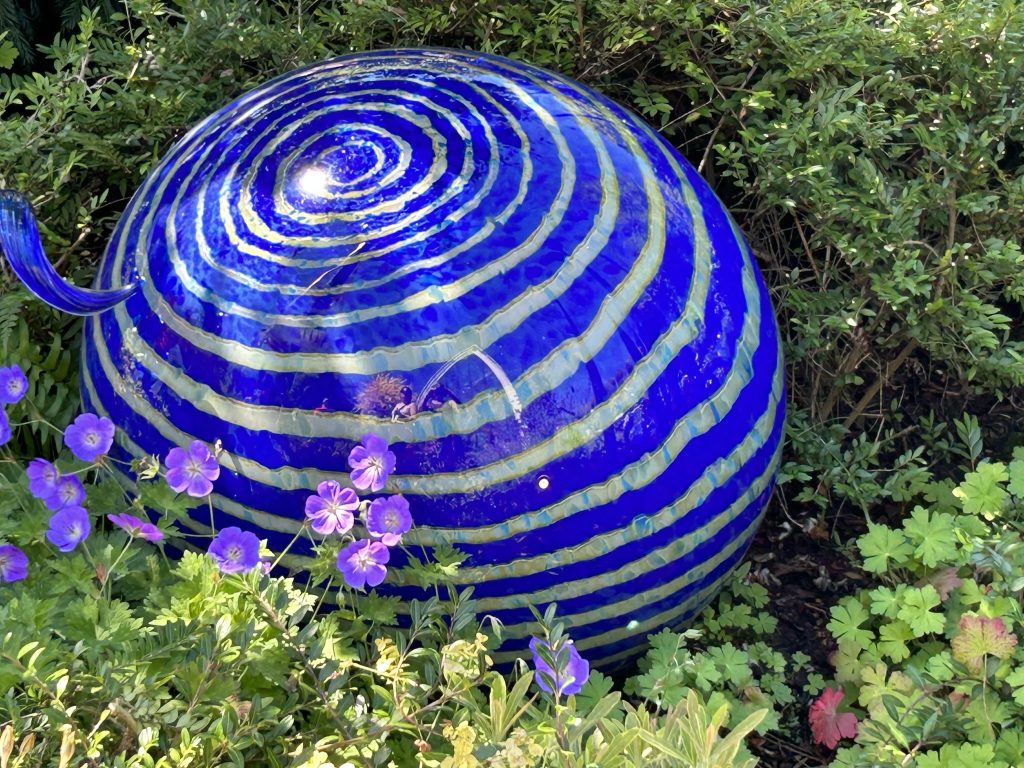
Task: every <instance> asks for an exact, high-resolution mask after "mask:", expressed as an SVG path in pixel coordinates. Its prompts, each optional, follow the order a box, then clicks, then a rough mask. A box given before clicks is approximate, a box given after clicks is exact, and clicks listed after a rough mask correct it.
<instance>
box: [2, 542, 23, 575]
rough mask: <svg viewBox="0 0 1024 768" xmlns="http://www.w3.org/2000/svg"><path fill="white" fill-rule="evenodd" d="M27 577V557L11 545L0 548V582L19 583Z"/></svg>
mask: <svg viewBox="0 0 1024 768" xmlns="http://www.w3.org/2000/svg"><path fill="white" fill-rule="evenodd" d="M27 575H28V556H27V555H26V554H25V553H24V552H22V551H21V550H20V549H18V548H17V547H16V546H14V545H13V544H4V545H2V546H0V581H4V582H8V583H9V582H12V581H21V580H22V579H24V578H25V577H26V576H27Z"/></svg>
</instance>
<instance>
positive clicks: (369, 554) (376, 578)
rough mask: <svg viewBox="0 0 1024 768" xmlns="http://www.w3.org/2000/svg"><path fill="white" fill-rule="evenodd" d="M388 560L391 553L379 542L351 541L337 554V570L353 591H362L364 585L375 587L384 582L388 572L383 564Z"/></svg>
mask: <svg viewBox="0 0 1024 768" xmlns="http://www.w3.org/2000/svg"><path fill="white" fill-rule="evenodd" d="M389 559H391V553H390V552H389V551H388V548H387V547H386V546H384V545H383V544H381V543H380V542H379V541H370V540H369V539H363V540H362V541H353V542H352V543H351V544H349V545H348V546H347V547H345V548H344V549H343V550H341V552H339V553H338V570H339V571H341V575H342V576H343V577H344V579H345V583H346V584H348V585H349V586H350V587H352V588H353V589H362V587H363V586H364V585H369V586H371V587H376V586H377V585H378V584H380V583H381V582H382V581H384V576H385V574H386V573H387V572H388V569H387V568H385V567H384V563H386V562H387V561H388V560H389Z"/></svg>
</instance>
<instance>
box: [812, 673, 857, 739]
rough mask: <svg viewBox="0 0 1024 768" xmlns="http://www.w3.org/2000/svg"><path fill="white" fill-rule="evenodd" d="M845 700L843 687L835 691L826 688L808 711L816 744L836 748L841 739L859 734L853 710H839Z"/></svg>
mask: <svg viewBox="0 0 1024 768" xmlns="http://www.w3.org/2000/svg"><path fill="white" fill-rule="evenodd" d="M842 700H843V691H842V689H839V690H835V691H833V690H832V689H831V688H826V689H825V690H824V691H822V693H821V696H819V697H818V698H817V699H816V700H815V701H814V702H813V703H812V704H811V709H810V711H809V712H808V713H807V720H808V722H809V723H810V724H811V733H812V734H813V735H814V743H815V744H824V745H825V746H826V747H828V748H829V749H835V748H836V745H837V744H839V740H840V739H844V738H845V739H852V738H853V737H854V736H856V735H857V716H856V715H855V714H853V713H852V712H837V711H836V709H837V708H838V707H839V702H840V701H842Z"/></svg>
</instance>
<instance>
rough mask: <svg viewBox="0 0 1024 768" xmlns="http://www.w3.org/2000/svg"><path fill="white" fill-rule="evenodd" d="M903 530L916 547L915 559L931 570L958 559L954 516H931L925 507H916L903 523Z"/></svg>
mask: <svg viewBox="0 0 1024 768" xmlns="http://www.w3.org/2000/svg"><path fill="white" fill-rule="evenodd" d="M903 530H904V531H906V533H907V536H908V538H909V539H910V542H911V543H912V544H913V545H914V557H916V558H917V559H918V560H919V561H920V562H921V563H923V564H924V565H926V566H928V567H929V568H934V567H935V566H936V565H938V564H939V563H946V562H949V561H951V560H953V559H954V558H956V553H957V550H956V531H955V529H954V519H953V516H952V515H948V514H946V513H945V512H936V513H934V514H931V513H929V512H928V510H927V509H925V508H924V507H915V508H914V509H913V511H912V512H911V513H910V517H909V518H907V519H906V520H905V521H904V522H903Z"/></svg>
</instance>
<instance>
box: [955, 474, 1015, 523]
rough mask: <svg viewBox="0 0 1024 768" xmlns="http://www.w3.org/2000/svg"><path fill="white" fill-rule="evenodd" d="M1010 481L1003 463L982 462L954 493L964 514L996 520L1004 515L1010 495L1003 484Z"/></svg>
mask: <svg viewBox="0 0 1024 768" xmlns="http://www.w3.org/2000/svg"><path fill="white" fill-rule="evenodd" d="M1009 479H1010V475H1009V473H1008V472H1007V471H1006V465H1005V464H1003V463H1002V462H999V461H996V462H987V461H986V462H982V463H981V464H979V465H978V468H977V470H976V471H974V472H968V473H967V476H966V477H965V478H964V481H963V482H962V483H960V485H959V486H958V487H957V488H956V490H954V491H953V493H955V494H956V495H957V496H958V497H959V498H960V501H961V502H962V504H963V508H964V512H966V513H967V514H971V515H981V516H982V517H984V518H985V519H986V520H994V519H995V518H997V517H1000V516H1001V515H1002V514H1003V509H1004V508H1005V507H1006V503H1007V500H1008V498H1009V495H1008V494H1007V492H1006V489H1005V488H1003V483H1005V482H1006V481H1007V480H1009Z"/></svg>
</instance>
